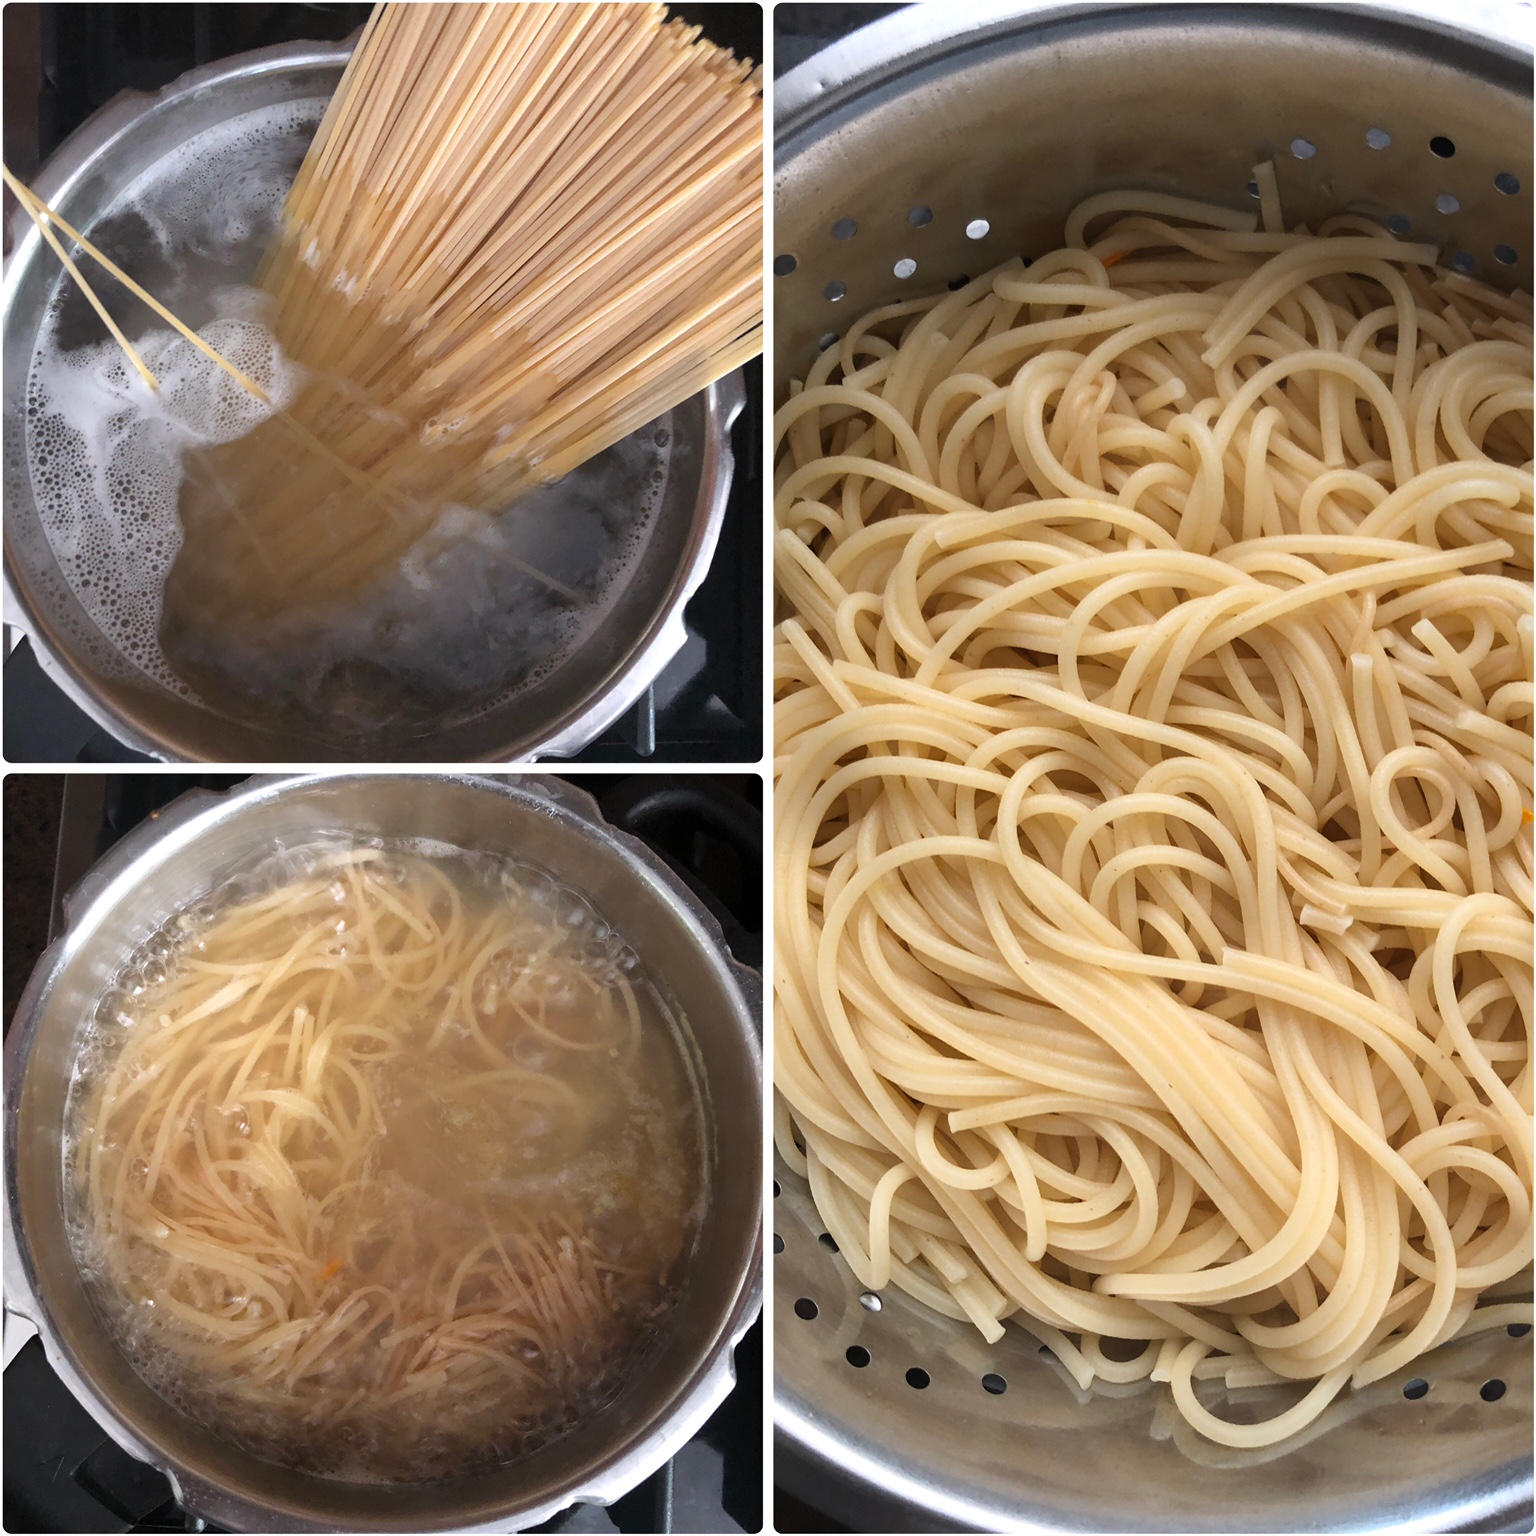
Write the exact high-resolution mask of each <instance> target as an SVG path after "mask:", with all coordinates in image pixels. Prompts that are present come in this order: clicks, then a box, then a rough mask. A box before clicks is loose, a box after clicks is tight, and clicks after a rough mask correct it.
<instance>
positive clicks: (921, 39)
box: [773, 3, 1533, 390]
mask: <svg viewBox="0 0 1536 1536" xmlns="http://www.w3.org/2000/svg"><path fill="white" fill-rule="evenodd" d="M1479 9H1481V10H1483V11H1496V12H1497V13H1498V14H1499V15H1500V16H1501V17H1503V18H1505V19H1506V22H1507V24H1506V25H1504V26H1502V27H1501V28H1500V29H1499V31H1498V32H1497V33H1491V32H1490V33H1487V34H1484V35H1479V33H1478V32H1477V31H1475V30H1472V28H1473V21H1472V18H1473V17H1474V16H1475V15H1476V14H1477V13H1478V11H1479ZM1445 10H1446V11H1447V12H1449V10H1450V7H1446V8H1445ZM1530 16H1531V13H1530V9H1529V7H1521V6H1513V5H1507V6H1499V7H1481V8H1479V7H1476V6H1473V5H1470V4H1469V5H1467V6H1466V7H1465V8H1464V9H1459V11H1458V19H1457V23H1456V24H1455V25H1451V24H1448V23H1446V22H1444V21H1441V22H1438V23H1431V22H1430V21H1428V20H1426V19H1424V18H1423V17H1421V16H1414V15H1410V14H1407V13H1402V12H1399V11H1398V10H1396V9H1394V8H1389V7H1386V6H1371V5H1345V4H1335V3H1324V4H1308V5H1293V4H1280V5H1275V4H1270V5H1244V4H1190V5H1182V4H1181V5H1167V4H1157V3H1152V4H1077V5H1073V4H1038V3H1037V4H1017V3H1015V4H992V5H943V6H937V5H934V6H915V7H912V8H911V9H910V10H907V11H903V12H898V13H897V14H896V15H894V16H891V17H889V18H887V19H886V20H884V21H881V22H877V23H876V24H875V25H873V26H870V27H866V28H864V29H863V30H861V31H859V32H856V33H854V34H853V35H852V36H851V37H849V38H847V39H845V40H844V41H843V42H841V43H839V44H837V45H835V46H834V47H832V48H829V49H827V50H825V51H824V52H822V53H820V54H817V55H816V56H815V57H814V58H811V59H809V60H807V61H806V62H805V63H804V64H802V65H801V66H800V67H799V68H798V69H795V70H793V71H791V72H790V73H789V74H787V75H785V76H784V77H783V79H782V80H781V81H780V82H779V83H778V86H777V89H776V92H775V108H774V137H775V155H774V236H773V239H774V251H775V253H776V255H777V256H778V257H779V258H780V260H781V262H782V258H784V257H792V258H793V259H794V261H795V263H796V265H795V269H794V271H793V272H791V273H789V274H788V275H785V276H776V277H775V278H774V279H773V297H774V345H775V363H774V377H775V379H776V381H778V383H779V386H780V388H781V390H782V386H783V381H784V380H785V379H787V378H789V377H790V376H797V375H799V374H800V373H802V372H803V371H804V369H805V367H806V366H807V364H808V362H809V360H810V359H811V358H812V357H813V356H814V355H815V351H816V347H817V343H818V341H819V340H820V338H821V337H823V336H826V335H831V334H835V333H838V332H840V331H841V330H842V329H843V327H845V326H846V325H847V324H849V323H850V322H851V321H852V320H854V319H856V318H857V317H858V316H859V315H861V314H863V313H864V311H865V310H867V309H869V308H872V307H873V306H874V305H876V304H884V303H888V302H891V301H892V300H895V299H897V298H900V297H903V296H909V297H915V296H916V295H918V294H920V293H926V292H931V291H932V290H933V288H934V287H935V286H942V285H943V284H945V283H947V282H949V281H950V280H951V279H953V278H956V277H959V276H962V275H964V276H969V277H974V276H976V275H977V274H979V273H980V272H982V271H984V270H986V269H987V268H988V267H990V266H994V265H996V264H997V263H998V262H1001V261H1003V260H1005V259H1006V258H1007V257H1009V256H1010V255H1014V254H1016V253H1017V254H1023V255H1038V254H1040V253H1042V252H1044V251H1047V250H1050V249H1051V248H1052V247H1054V246H1055V245H1057V244H1059V243H1060V238H1061V229H1062V224H1063V221H1064V219H1065V217H1066V215H1067V213H1068V212H1069V211H1070V210H1071V208H1072V207H1073V206H1074V205H1075V204H1076V203H1078V202H1080V201H1081V200H1082V199H1083V198H1085V197H1087V196H1090V195H1091V194H1092V193H1095V192H1100V191H1103V190H1105V189H1106V188H1109V187H1116V186H1125V185H1135V186H1139V187H1147V188H1151V189H1155V190H1159V191H1169V192H1177V193H1179V194H1181V195H1183V196H1186V197H1199V198H1205V199H1208V200H1210V201H1212V202H1218V203H1225V204H1227V205H1229V206H1232V207H1239V208H1241V207H1245V206H1250V207H1251V206H1256V205H1255V204H1254V203H1253V202H1252V200H1251V199H1250V197H1249V194H1248V181H1249V178H1250V176H1251V173H1252V167H1253V166H1254V165H1255V164H1256V163H1257V162H1258V161H1260V160H1263V159H1266V158H1268V157H1270V156H1273V157H1274V160H1275V169H1276V174H1277V176H1278V178H1279V184H1280V194H1281V199H1282V202H1283V205H1284V207H1285V210H1286V217H1287V219H1288V221H1290V222H1295V221H1296V220H1298V219H1301V220H1306V221H1309V222H1315V221H1316V220H1318V219H1320V218H1323V217H1326V216H1327V215H1329V214H1331V213H1337V212H1339V211H1341V210H1345V209H1347V210H1351V211H1358V212H1362V213H1368V214H1370V215H1371V216H1372V217H1375V218H1379V219H1385V218H1387V217H1388V216H1390V215H1393V214H1397V215H1401V216H1402V217H1404V218H1406V219H1407V220H1408V222H1409V225H1410V226H1411V228H1412V231H1413V236H1414V238H1415V239H1420V240H1432V241H1436V242H1438V243H1440V245H1441V246H1442V249H1443V250H1444V252H1445V253H1446V256H1447V257H1448V258H1449V257H1451V256H1454V255H1455V254H1456V253H1457V252H1465V253H1467V255H1469V256H1470V257H1471V258H1472V260H1473V261H1474V262H1475V272H1476V275H1477V276H1479V277H1482V278H1485V279H1487V280H1488V281H1491V282H1494V283H1497V284H1500V285H1502V286H1505V287H1510V286H1520V287H1523V288H1525V289H1527V290H1529V288H1530V287H1531V281H1532V271H1533V266H1532V254H1533V236H1532V208H1533V204H1532V180H1533V178H1532V156H1531V60H1530V47H1529V42H1528V41H1527V42H1526V44H1525V47H1524V48H1523V49H1522V48H1521V47H1520V46H1519V45H1518V44H1517V42H1516V41H1515V40H1514V39H1515V38H1516V37H1517V36H1518V35H1519V31H1520V29H1521V27H1522V25H1523V26H1524V27H1526V28H1528V27H1529V26H1530V24H1531V23H1530ZM1522 18H1523V22H1522ZM1373 128H1377V129H1382V130H1384V131H1386V132H1387V133H1388V134H1390V136H1391V143H1390V145H1388V146H1387V147H1386V148H1384V149H1379V150H1378V149H1373V148H1371V146H1370V144H1369V143H1368V142H1367V140H1366V133H1367V131H1368V130H1370V129H1373ZM1442 136H1443V137H1445V138H1448V139H1449V140H1450V141H1451V142H1452V143H1453V144H1454V145H1455V154H1454V155H1453V156H1452V157H1450V158H1449V159H1444V158H1441V157H1440V156H1438V155H1436V154H1435V153H1434V152H1433V151H1432V150H1431V149H1430V147H1429V146H1430V140H1431V139H1432V138H1436V137H1442ZM1303 140H1304V141H1305V142H1306V143H1307V144H1310V145H1312V146H1313V148H1314V149H1315V151H1316V152H1315V153H1314V154H1312V155H1311V157H1310V158H1307V159H1299V158H1297V155H1296V154H1295V153H1293V151H1292V148H1291V146H1292V144H1293V143H1298V142H1299V141H1303ZM1302 152H1303V153H1305V150H1303V151H1302ZM1501 174H1508V175H1512V176H1514V177H1515V178H1516V179H1517V180H1518V182H1519V187H1520V190H1519V191H1518V192H1517V193H1515V194H1514V195H1509V194H1506V193H1504V192H1501V191H1500V190H1499V188H1498V186H1497V185H1496V183H1495V177H1496V176H1499V175H1501ZM1446 194H1450V195H1451V196H1453V197H1454V198H1455V199H1456V200H1457V203H1458V205H1459V207H1458V211H1457V212H1455V213H1453V214H1444V213H1441V212H1440V211H1439V209H1438V208H1437V207H1436V199H1437V198H1439V197H1441V196H1444V195H1446ZM918 210H927V211H928V212H929V213H931V215H932V217H931V220H929V221H928V222H925V223H914V222H912V220H913V219H914V218H918V219H921V218H922V217H923V215H922V214H921V213H920V212H919V211H918ZM978 220H980V221H985V222H986V224H987V233H986V234H985V235H983V236H981V237H980V238H975V239H973V238H971V237H970V236H968V235H967V232H966V231H967V229H968V228H969V227H973V226H974V225H975V224H976V222H977V221H978ZM849 223H851V224H852V225H853V226H855V228H856V232H855V233H853V234H851V235H849V234H848V233H847V230H848V226H849ZM1500 245H1505V246H1507V247H1508V248H1509V249H1510V250H1512V251H1513V252H1514V255H1515V260H1514V262H1513V264H1511V265H1508V266H1506V265H1504V264H1503V263H1501V262H1500V261H1499V260H1498V259H1497V258H1496V257H1495V254H1494V248H1495V247H1496V246H1500ZM902 260H906V261H910V262H914V263H915V264H916V265H915V270H914V271H913V272H912V274H911V275H910V276H908V277H906V278H900V277H897V276H896V275H895V268H896V264H897V263H898V262H899V261H902ZM832 285H841V288H842V290H843V295H842V297H840V298H836V299H833V298H830V297H828V296H827V295H828V292H829V291H830V292H837V291H838V289H837V288H836V287H834V286H832Z"/></svg>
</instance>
